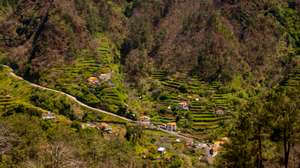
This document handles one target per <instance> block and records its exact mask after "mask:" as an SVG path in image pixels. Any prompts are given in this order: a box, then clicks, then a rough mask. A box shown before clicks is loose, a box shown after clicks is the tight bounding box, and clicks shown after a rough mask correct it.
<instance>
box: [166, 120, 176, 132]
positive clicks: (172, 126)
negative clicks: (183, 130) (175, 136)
mask: <svg viewBox="0 0 300 168" xmlns="http://www.w3.org/2000/svg"><path fill="white" fill-rule="evenodd" d="M176 129H177V124H176V122H171V123H167V125H166V130H168V131H176Z"/></svg>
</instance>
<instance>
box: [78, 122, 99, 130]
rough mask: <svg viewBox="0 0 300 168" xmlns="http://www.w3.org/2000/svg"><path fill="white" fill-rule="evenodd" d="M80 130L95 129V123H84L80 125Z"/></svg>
mask: <svg viewBox="0 0 300 168" xmlns="http://www.w3.org/2000/svg"><path fill="white" fill-rule="evenodd" d="M81 128H82V129H86V128H97V125H96V124H95V123H90V122H89V123H84V124H81Z"/></svg>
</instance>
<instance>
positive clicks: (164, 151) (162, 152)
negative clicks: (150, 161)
mask: <svg viewBox="0 0 300 168" xmlns="http://www.w3.org/2000/svg"><path fill="white" fill-rule="evenodd" d="M157 152H159V153H161V154H164V153H166V148H165V147H158V149H157Z"/></svg>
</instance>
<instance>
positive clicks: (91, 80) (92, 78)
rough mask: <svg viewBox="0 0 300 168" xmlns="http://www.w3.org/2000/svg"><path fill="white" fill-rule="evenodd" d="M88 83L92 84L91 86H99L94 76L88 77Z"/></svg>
mask: <svg viewBox="0 0 300 168" xmlns="http://www.w3.org/2000/svg"><path fill="white" fill-rule="evenodd" d="M88 82H89V84H93V85H97V84H99V80H98V78H96V77H94V76H92V77H89V78H88Z"/></svg>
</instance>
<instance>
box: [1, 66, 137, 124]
mask: <svg viewBox="0 0 300 168" xmlns="http://www.w3.org/2000/svg"><path fill="white" fill-rule="evenodd" d="M4 66H5V67H7V68H9V69H11V68H10V67H9V66H7V65H4ZM9 75H10V76H11V77H14V78H16V79H18V80H23V81H25V82H26V83H27V84H29V85H30V86H32V87H35V88H39V89H41V90H47V91H51V92H55V93H58V94H61V95H64V96H66V97H68V98H70V99H71V100H73V101H74V102H76V103H78V104H79V105H81V106H83V107H85V108H87V109H90V110H93V111H96V112H99V113H104V114H107V115H110V116H113V117H117V118H120V119H122V120H125V121H129V122H135V121H133V120H131V119H128V118H126V117H122V116H119V115H117V114H114V113H111V112H108V111H105V110H101V109H98V108H94V107H91V106H88V105H86V104H84V103H82V102H81V101H79V100H77V99H76V97H74V96H71V95H69V94H67V93H65V92H62V91H58V90H54V89H50V88H47V87H44V86H40V85H37V84H34V83H31V82H29V81H27V80H25V79H23V78H22V77H20V76H17V75H16V74H15V73H14V72H13V71H12V70H11V72H10V73H9Z"/></svg>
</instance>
